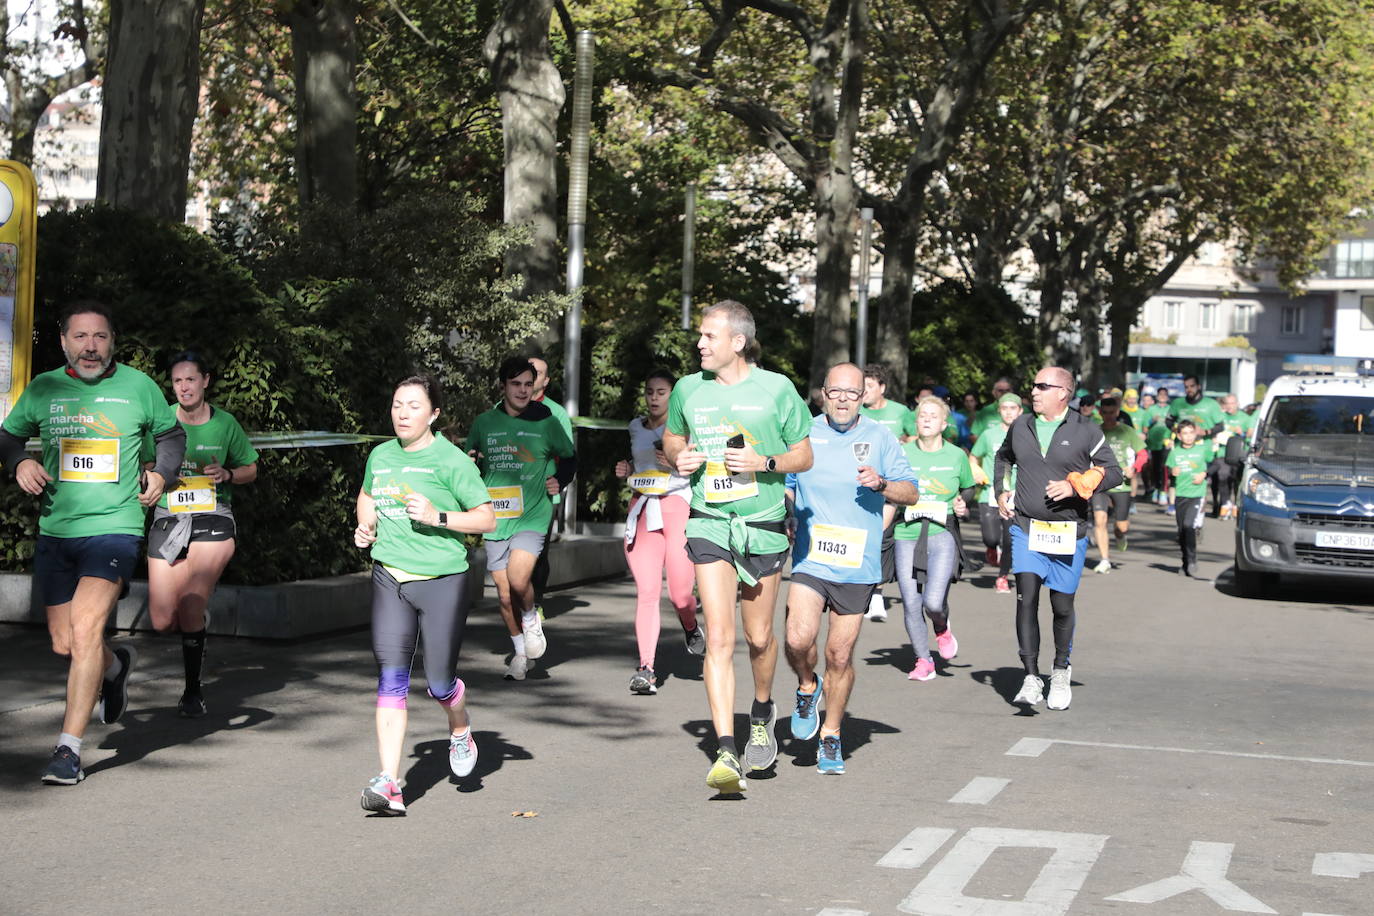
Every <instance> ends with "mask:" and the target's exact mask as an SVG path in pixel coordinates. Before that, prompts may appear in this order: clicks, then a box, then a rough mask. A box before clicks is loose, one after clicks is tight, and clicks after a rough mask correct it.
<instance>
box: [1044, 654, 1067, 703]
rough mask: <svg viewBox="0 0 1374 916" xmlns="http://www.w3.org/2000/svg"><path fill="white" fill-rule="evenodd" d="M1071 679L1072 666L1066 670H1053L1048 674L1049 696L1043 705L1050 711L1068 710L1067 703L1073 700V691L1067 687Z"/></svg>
mask: <svg viewBox="0 0 1374 916" xmlns="http://www.w3.org/2000/svg"><path fill="white" fill-rule="evenodd" d="M1072 677H1073V665H1070V666H1069V667H1067V668H1055V669H1054V671H1052V672H1051V673H1050V696H1049V699H1048V700H1046V701H1045V705H1046V706H1048V707H1049V708H1050V709H1068V708H1069V701H1071V700H1072V699H1073V690H1072V689H1071V688H1070V687H1069V680H1070V679H1071V678H1072Z"/></svg>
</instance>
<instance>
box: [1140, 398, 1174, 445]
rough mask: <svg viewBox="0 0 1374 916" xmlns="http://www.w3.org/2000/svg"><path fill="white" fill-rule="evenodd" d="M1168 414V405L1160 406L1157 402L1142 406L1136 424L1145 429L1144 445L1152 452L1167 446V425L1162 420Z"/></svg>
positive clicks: (1168, 436) (1168, 437)
mask: <svg viewBox="0 0 1374 916" xmlns="http://www.w3.org/2000/svg"><path fill="white" fill-rule="evenodd" d="M1168 415H1169V408H1168V407H1161V406H1160V405H1158V404H1151V405H1150V406H1149V407H1146V408H1143V409H1142V410H1141V411H1140V413H1139V415H1138V416H1139V417H1140V419H1138V420H1137V421H1136V425H1137V426H1140V427H1142V428H1143V429H1144V430H1145V447H1146V448H1148V449H1149V450H1150V451H1152V452H1158V451H1161V450H1163V449H1166V448H1168V447H1169V444H1170V443H1169V439H1170V435H1169V427H1168V425H1167V424H1166V423H1165V422H1164V418H1165V417H1167V416H1168Z"/></svg>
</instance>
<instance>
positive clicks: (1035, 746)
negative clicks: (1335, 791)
mask: <svg viewBox="0 0 1374 916" xmlns="http://www.w3.org/2000/svg"><path fill="white" fill-rule="evenodd" d="M1054 744H1069V745H1073V746H1075V747H1105V748H1113V749H1115V750H1121V751H1166V752H1168V753H1171V754H1213V755H1216V756H1218V757H1248V758H1250V759H1251V760H1289V761H1295V762H1297V763H1329V764H1333V765H1336V766H1347V767H1374V761H1368V760H1339V759H1333V758H1330V757H1290V756H1287V755H1285V754H1252V753H1247V752H1244V751H1213V750H1207V749H1205V748H1195V747H1158V746H1155V745H1149V744H1114V743H1112V742H1109V741H1070V740H1068V739H1066V738H1022V739H1021V740H1020V741H1018V742H1016V743H1015V744H1013V745H1012V746H1011V749H1010V750H1008V751H1007V752H1006V754H1004V755H1003V756H1006V757H1039V756H1040V755H1041V754H1043V753H1045V751H1047V750H1049V749H1050V746H1051V745H1054Z"/></svg>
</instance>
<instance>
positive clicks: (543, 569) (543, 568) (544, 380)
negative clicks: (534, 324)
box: [530, 356, 577, 620]
mask: <svg viewBox="0 0 1374 916" xmlns="http://www.w3.org/2000/svg"><path fill="white" fill-rule="evenodd" d="M530 365H532V366H534V395H533V396H532V397H531V398H530V400H531V401H532V402H534V403H537V404H543V405H544V406H545V407H547V408H548V409H549V413H551V414H553V416H554V419H556V420H557V421H558V425H559V426H561V427H563V432H564V433H566V434H567V437H568V441H569V442H571V443H573V444H574V446H576V444H577V437H576V436H575V435H574V434H573V427H572V418H571V417H569V416H568V411H567V409H566V408H565V407H564V406H563V405H562V404H560V403H558V402H557V401H555V400H554V399H553V398H551V397H547V396H546V395H547V394H548V390H549V361H548V360H546V359H544V357H542V356H531V357H530ZM549 502H550V503H552V504H553V506H554V510H553V512H551V513H550V514H549V527H548V528H547V529H546V530H545V532H544V549H543V550H541V551H539V559H538V560H535V561H534V573H533V574H532V575H531V577H530V578H531V581H532V582H533V583H534V612H535V614H536V615H537V616H538V617H539V619H540V620H543V619H544V609H543V608H542V607H541V606H540V604H539V602H540V598H541V596H542V595H543V594H544V589H545V587H546V586H548V584H549V545H550V544H552V543H553V541H554V528H555V527H556V526H557V524H558V512H559V510H558V508H557V507H558V506H560V505H562V504H563V495H562V492H561V491H560V492H558V493H554V494H553V495H552V496H550V497H549Z"/></svg>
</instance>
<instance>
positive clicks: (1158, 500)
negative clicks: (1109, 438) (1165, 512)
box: [1136, 387, 1174, 506]
mask: <svg viewBox="0 0 1374 916" xmlns="http://www.w3.org/2000/svg"><path fill="white" fill-rule="evenodd" d="M1168 421H1169V389H1168V388H1164V387H1160V388H1158V389H1156V398H1155V402H1154V403H1153V404H1150V405H1149V406H1147V407H1142V408H1141V410H1140V419H1139V421H1138V422H1137V423H1136V428H1137V429H1139V430H1140V431H1141V432H1143V433H1144V434H1145V448H1147V449H1148V450H1149V452H1150V464H1149V479H1148V480H1147V481H1146V486H1148V487H1149V493H1148V494H1147V495H1148V496H1149V498H1150V501H1151V502H1153V503H1155V504H1156V505H1160V506H1164V505H1171V503H1170V502H1169V469H1168V468H1166V467H1165V466H1164V459H1165V458H1167V457H1168V455H1169V448H1170V447H1171V446H1172V445H1173V444H1174V442H1173V434H1172V433H1171V432H1170V430H1169V422H1168Z"/></svg>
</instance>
